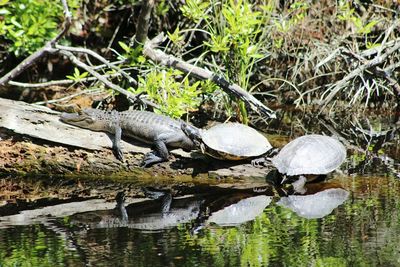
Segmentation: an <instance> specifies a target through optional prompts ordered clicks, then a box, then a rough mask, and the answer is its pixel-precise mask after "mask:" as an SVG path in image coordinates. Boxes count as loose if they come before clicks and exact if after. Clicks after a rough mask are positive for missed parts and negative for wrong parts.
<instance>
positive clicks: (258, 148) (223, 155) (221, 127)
mask: <svg viewBox="0 0 400 267" xmlns="http://www.w3.org/2000/svg"><path fill="white" fill-rule="evenodd" d="M201 139H202V142H203V144H204V146H203V148H202V150H203V152H204V153H207V154H209V155H210V156H212V157H214V158H217V159H228V160H240V159H246V158H250V157H257V156H260V155H262V154H265V153H266V152H267V151H268V150H270V149H271V148H272V146H271V144H270V143H269V142H268V140H267V138H265V136H263V135H262V134H260V133H259V132H257V131H256V130H255V129H253V128H251V127H249V126H246V125H243V124H240V123H222V124H218V125H216V126H213V127H211V128H210V129H208V130H205V131H202V133H201Z"/></svg>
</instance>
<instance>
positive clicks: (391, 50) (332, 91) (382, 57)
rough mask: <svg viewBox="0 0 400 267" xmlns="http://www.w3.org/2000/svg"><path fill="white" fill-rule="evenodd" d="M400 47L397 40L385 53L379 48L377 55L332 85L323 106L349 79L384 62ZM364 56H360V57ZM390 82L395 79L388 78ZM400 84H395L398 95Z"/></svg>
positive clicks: (399, 94) (399, 93)
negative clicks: (380, 51)
mask: <svg viewBox="0 0 400 267" xmlns="http://www.w3.org/2000/svg"><path fill="white" fill-rule="evenodd" d="M399 49H400V42H397V43H396V44H395V45H393V46H391V47H390V48H389V49H387V51H386V52H385V53H384V54H381V55H379V50H377V54H378V55H377V56H376V57H374V58H373V59H371V60H367V61H364V62H363V65H360V66H358V67H357V68H356V69H355V70H353V71H352V72H350V73H349V74H347V75H346V76H345V77H344V78H343V79H342V80H340V81H338V82H337V83H336V84H334V85H332V86H331V88H329V91H330V93H329V94H328V96H327V97H326V98H325V99H324V100H323V106H322V108H324V107H325V106H326V105H327V104H328V103H329V102H330V101H331V100H332V99H333V98H334V96H335V95H336V94H337V93H338V92H339V91H340V90H342V89H343V88H344V87H345V86H346V85H347V83H348V82H349V81H351V80H352V79H353V78H355V77H357V76H360V75H361V74H362V73H363V72H364V71H366V70H368V69H371V68H372V67H377V66H378V65H380V64H382V63H383V62H384V61H385V60H386V59H387V58H388V57H389V56H390V55H392V54H393V53H395V52H397V51H398V50H399ZM361 58H362V56H360V59H361ZM387 77H388V76H386V77H385V78H387ZM388 80H389V82H390V83H392V82H393V80H394V79H388ZM397 86H398V84H397V85H396V86H395V90H396V92H397V95H398V96H400V92H399V91H398V90H397Z"/></svg>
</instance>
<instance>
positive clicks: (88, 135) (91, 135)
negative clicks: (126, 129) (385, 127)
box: [0, 98, 266, 179]
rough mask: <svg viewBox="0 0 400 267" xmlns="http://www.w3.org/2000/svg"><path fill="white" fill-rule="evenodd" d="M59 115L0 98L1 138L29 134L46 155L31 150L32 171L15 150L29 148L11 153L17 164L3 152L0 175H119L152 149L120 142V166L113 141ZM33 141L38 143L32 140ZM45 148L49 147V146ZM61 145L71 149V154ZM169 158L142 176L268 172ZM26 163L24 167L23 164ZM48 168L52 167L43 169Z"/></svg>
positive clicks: (185, 156) (183, 156) (180, 155)
mask: <svg viewBox="0 0 400 267" xmlns="http://www.w3.org/2000/svg"><path fill="white" fill-rule="evenodd" d="M59 115H60V113H59V112H56V111H53V110H51V109H48V108H46V107H42V106H37V105H31V104H27V103H25V102H21V101H12V100H7V99H2V98H0V130H1V131H0V132H3V134H4V132H7V134H8V136H9V135H10V132H11V135H18V136H29V137H31V139H30V142H32V143H34V144H35V145H36V147H34V148H32V146H30V147H29V148H28V149H29V150H31V149H33V150H35V149H36V150H35V151H39V152H40V151H42V152H40V153H44V154H45V155H38V154H37V153H39V152H32V153H33V155H34V156H33V161H35V160H39V159H41V160H42V161H41V162H40V164H38V163H35V162H33V163H32V162H31V163H30V164H31V165H30V167H29V168H27V167H26V168H25V167H24V166H23V164H22V165H21V164H20V162H21V161H22V162H25V159H26V158H24V156H23V155H20V152H19V150H24V151H25V150H27V149H26V148H25V147H21V146H20V147H19V148H18V149H19V150H18V149H15V150H16V151H13V152H12V153H13V154H12V155H16V156H19V157H20V158H21V160H19V161H17V160H15V161H10V159H9V157H10V154H7V153H6V152H4V151H3V153H0V172H9V171H10V169H12V167H13V166H12V165H14V164H16V163H17V162H18V164H19V165H18V166H20V167H23V168H24V170H26V171H27V172H29V171H30V170H31V167H32V166H34V169H33V170H32V171H35V172H40V173H50V172H52V171H56V172H57V173H61V174H62V173H65V172H81V173H103V174H107V173H115V172H118V171H125V172H126V171H128V172H130V171H132V168H138V167H139V165H140V162H141V158H142V155H143V154H146V153H148V152H150V151H151V148H150V147H149V146H148V145H146V144H144V143H140V142H137V141H135V140H132V139H125V141H122V150H123V152H124V153H125V154H126V157H125V158H126V160H125V161H124V162H120V161H118V160H116V159H115V157H114V156H113V154H112V150H111V147H112V141H111V138H110V136H108V134H106V133H104V132H94V131H90V130H87V129H82V128H79V127H75V126H72V125H69V124H65V123H63V122H61V121H60V120H59ZM3 139H4V137H3ZM37 139H40V140H41V141H36V140H37ZM1 143H3V144H2V145H3V146H5V147H9V146H10V145H13V142H9V143H5V141H4V140H3V141H1V142H0V145H1ZM43 143H44V144H46V146H45V147H46V149H44V150H43V149H42V150H40V149H39V148H40V147H41V146H43ZM49 145H53V148H52V147H51V146H50V147H49ZM59 145H62V148H63V147H64V150H63V149H60V146H59ZM38 147H39V148H38ZM65 147H68V148H72V151H71V149H69V150H68V149H65ZM82 148H83V149H85V150H82ZM11 150H12V148H11ZM43 151H44V152H43ZM82 151H83V152H82ZM32 153H31V154H32ZM35 153H36V154H35ZM171 154H172V155H174V156H175V158H174V159H171V160H170V161H169V162H165V163H162V164H159V165H157V166H154V167H152V168H149V169H146V170H145V171H144V172H145V173H147V175H150V177H151V176H154V174H155V173H158V174H160V173H161V174H162V175H163V176H169V177H171V176H172V177H173V176H176V175H190V176H195V175H197V174H206V176H211V177H214V176H215V177H227V176H233V177H264V176H265V173H266V169H262V168H256V167H253V166H251V164H249V163H245V164H243V163H238V162H224V161H218V160H213V159H211V160H210V159H209V158H207V157H206V156H204V155H201V156H200V158H198V157H197V158H193V157H192V154H190V153H187V152H185V151H183V150H182V149H174V150H172V151H171ZM29 155H30V154H29ZM29 155H28V156H29ZM137 155H139V156H137ZM28 158H29V157H28ZM25 164H28V163H27V161H26V162H25ZM10 165H11V168H10ZM5 166H8V167H7V168H6V167H5ZM48 167H51V168H50V169H46V168H48ZM149 172H150V173H149ZM151 173H152V174H151ZM142 175H143V174H142ZM157 179H159V178H157Z"/></svg>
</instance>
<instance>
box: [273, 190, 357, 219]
mask: <svg viewBox="0 0 400 267" xmlns="http://www.w3.org/2000/svg"><path fill="white" fill-rule="evenodd" d="M348 197H349V192H348V191H346V190H344V189H342V188H328V189H325V190H322V191H320V192H316V193H314V194H309V195H290V196H287V197H282V198H281V199H280V200H279V201H278V202H277V204H278V205H280V206H283V207H286V208H289V209H291V210H292V211H294V212H295V213H296V214H297V215H299V216H300V217H303V218H307V219H315V218H322V217H325V216H326V215H329V214H330V213H331V212H332V211H333V210H334V209H335V208H336V207H338V206H339V205H341V204H343V203H344V202H345V201H346V199H347V198H348Z"/></svg>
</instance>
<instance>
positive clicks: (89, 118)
mask: <svg viewBox="0 0 400 267" xmlns="http://www.w3.org/2000/svg"><path fill="white" fill-rule="evenodd" d="M85 121H86V122H87V123H93V122H94V120H93V118H91V117H87V118H85Z"/></svg>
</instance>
